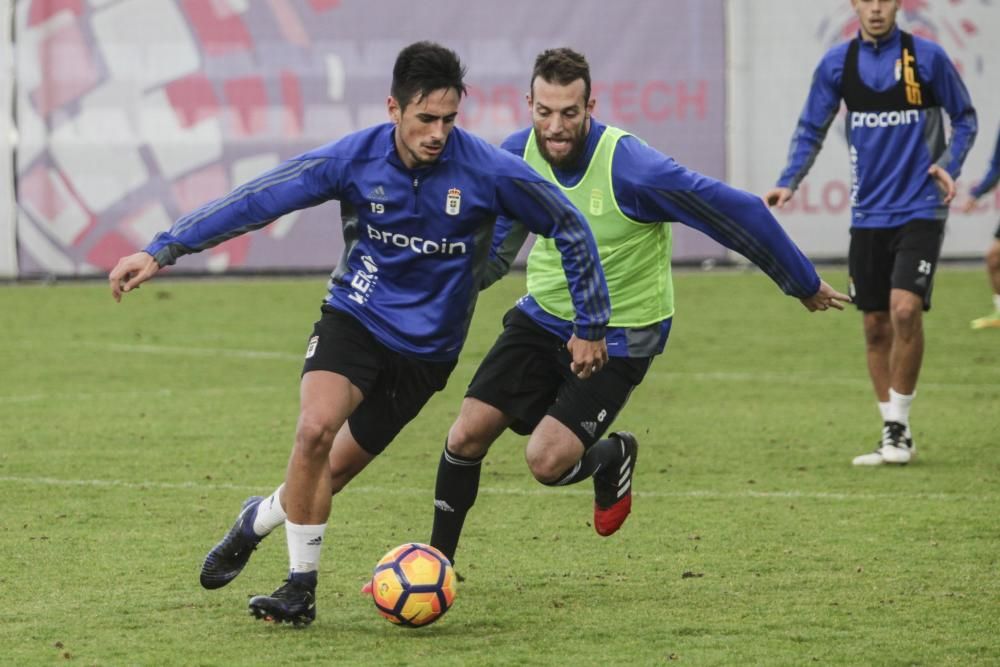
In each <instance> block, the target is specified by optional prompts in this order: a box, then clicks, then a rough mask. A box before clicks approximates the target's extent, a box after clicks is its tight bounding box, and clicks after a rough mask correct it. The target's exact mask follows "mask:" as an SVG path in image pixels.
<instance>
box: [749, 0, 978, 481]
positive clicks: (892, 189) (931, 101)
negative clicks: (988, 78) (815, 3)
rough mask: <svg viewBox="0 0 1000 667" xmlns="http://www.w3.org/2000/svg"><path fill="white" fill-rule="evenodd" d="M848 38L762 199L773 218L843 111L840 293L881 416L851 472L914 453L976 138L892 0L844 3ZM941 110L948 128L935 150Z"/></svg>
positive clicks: (952, 79) (947, 71)
mask: <svg viewBox="0 0 1000 667" xmlns="http://www.w3.org/2000/svg"><path fill="white" fill-rule="evenodd" d="M851 4H852V5H853V6H854V10H855V12H856V13H857V15H858V18H859V19H860V26H861V27H860V30H859V31H858V35H857V36H856V37H855V38H853V39H851V40H850V41H848V42H845V43H843V44H839V45H837V46H835V47H833V48H832V49H830V50H829V51H828V52H827V53H826V55H824V56H823V58H822V60H820V63H819V65H818V66H817V67H816V71H815V73H814V74H813V80H812V87H811V88H810V90H809V97H808V99H807V100H806V105H805V108H804V109H803V110H802V114H801V116H800V117H799V122H798V127H797V128H796V130H795V134H794V136H793V137H792V144H791V148H790V150H789V160H788V164H787V165H786V166H785V170H784V171H783V172H782V173H781V177H780V178H779V179H778V183H777V186H776V187H775V188H772V189H771V190H769V191H768V192H766V193H765V194H764V198H765V200H766V201H767V202H768V204H769V205H771V206H776V207H778V208H781V207H782V206H783V205H784V204H785V203H786V202H787V201H788V200H789V199H791V197H792V194H793V193H794V192H795V189H796V188H797V187H798V184H799V183H800V182H801V181H802V179H803V178H805V175H806V173H807V172H808V171H809V167H810V166H812V163H813V160H814V159H815V158H816V154H817V153H818V152H819V150H820V148H821V146H822V144H823V138H824V137H825V136H826V132H827V129H828V128H829V127H830V123H831V122H832V121H833V119H834V117H835V116H836V115H837V112H838V110H839V109H840V102H841V100H843V101H844V103H845V104H846V106H847V118H846V125H847V141H848V145H849V146H848V150H849V153H850V158H851V182H852V185H851V207H852V208H851V244H850V249H849V250H848V265H849V266H848V268H849V271H850V293H851V296H852V297H853V298H854V302H855V303H856V304H857V307H858V309H859V310H860V311H861V312H862V313H863V325H864V335H865V348H866V352H867V361H868V374H869V376H870V377H871V382H872V385H873V387H874V389H875V396H876V398H877V400H878V404H879V410H880V412H881V416H882V435H881V438H880V439H879V441H878V444H877V445H876V449H875V451H873V452H870V453H867V454H862V455H861V456H857V457H855V459H854V465H864V466H868V465H881V464H883V463H895V464H905V463H908V462H909V461H910V460H911V459H912V458H913V456H914V455H915V454H916V446H915V445H914V443H913V438H912V435H911V433H910V426H909V419H910V404H911V403H912V401H913V398H914V396H915V395H916V389H917V377H918V376H919V374H920V366H921V363H922V361H923V355H924V332H923V312H924V311H926V310H930V307H931V287H932V284H933V279H934V271H935V269H936V268H937V261H938V256H939V254H940V251H941V241H942V239H943V238H944V225H945V219H946V218H947V215H948V203H949V202H950V201H951V200H952V198H953V197H954V196H955V179H956V178H958V174H959V172H960V171H961V168H962V162H963V161H964V160H965V157H966V155H967V154H968V151H969V148H970V147H971V146H972V142H973V140H974V139H975V136H976V111H975V109H974V108H973V107H972V101H971V100H970V99H969V93H968V91H967V90H966V88H965V85H964V84H963V83H962V80H961V78H959V76H958V72H957V71H956V70H955V66H954V65H953V64H952V63H951V60H949V58H948V55H947V54H946V53H945V52H944V50H943V49H942V48H941V47H940V46H938V45H936V44H934V43H933V42H930V41H927V40H925V39H922V38H920V37H916V36H914V35H911V34H909V33H906V32H904V31H902V30H900V29H899V28H898V27H897V26H896V12H897V11H898V10H899V2H898V0H851ZM942 111H943V112H946V113H947V114H948V117H949V119H950V121H951V130H952V131H951V140H950V142H949V143H947V144H946V143H945V133H944V123H943V120H942Z"/></svg>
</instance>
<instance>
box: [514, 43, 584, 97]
mask: <svg viewBox="0 0 1000 667" xmlns="http://www.w3.org/2000/svg"><path fill="white" fill-rule="evenodd" d="M538 77H541V78H542V80H543V81H546V82H548V83H555V84H558V85H560V86H568V85H569V84H571V83H573V82H574V81H576V80H577V79H583V101H584V102H585V103H586V102H589V101H590V64H589V63H588V62H587V59H586V58H585V57H584V56H583V54H582V53H578V52H577V51H574V50H573V49H570V48H565V47H563V48H558V49H547V50H545V51H542V52H541V53H539V54H538V57H537V58H535V69H534V70H533V71H532V72H531V83H530V84H529V90H530V91H531V92H532V95H534V92H535V88H534V86H535V79H536V78H538Z"/></svg>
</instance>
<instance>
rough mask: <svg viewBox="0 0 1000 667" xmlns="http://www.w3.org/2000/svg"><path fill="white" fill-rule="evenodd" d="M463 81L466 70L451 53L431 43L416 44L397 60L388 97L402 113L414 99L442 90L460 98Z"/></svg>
mask: <svg viewBox="0 0 1000 667" xmlns="http://www.w3.org/2000/svg"><path fill="white" fill-rule="evenodd" d="M464 78H465V66H464V65H462V61H460V60H459V59H458V56H457V55H455V52H454V51H452V50H451V49H448V48H445V47H443V46H441V45H440V44H435V43H434V42H416V43H414V44H410V45H409V46H407V47H406V48H404V49H403V50H402V51H400V52H399V55H398V56H396V64H395V65H394V66H393V68H392V89H391V90H390V93H391V94H392V96H393V97H394V98H396V101H397V102H398V103H399V107H400V109H405V108H406V105H407V104H409V103H410V102H412V101H414V99H416V100H420V99H423V98H424V97H425V96H426V95H429V94H430V93H432V92H434V91H435V90H441V89H442V88H453V89H454V90H455V91H456V92H457V93H458V96H459V97H462V95H465V93H466V90H465V82H464V81H463V79H464Z"/></svg>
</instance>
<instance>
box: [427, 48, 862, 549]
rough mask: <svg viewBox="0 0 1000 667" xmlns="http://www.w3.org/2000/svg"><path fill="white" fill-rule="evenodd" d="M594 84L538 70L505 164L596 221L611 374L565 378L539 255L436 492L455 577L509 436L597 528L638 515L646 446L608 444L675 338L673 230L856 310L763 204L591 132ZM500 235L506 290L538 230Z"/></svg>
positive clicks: (558, 311)
mask: <svg viewBox="0 0 1000 667" xmlns="http://www.w3.org/2000/svg"><path fill="white" fill-rule="evenodd" d="M590 93H591V90H590V68H589V65H588V63H587V60H586V58H585V57H584V56H583V55H581V54H580V53H577V52H576V51H573V50H571V49H566V48H559V49H551V50H548V51H544V52H543V53H541V54H540V55H539V56H538V58H537V59H536V61H535V67H534V70H533V72H532V76H531V80H530V92H529V94H528V96H527V100H528V104H529V107H530V110H531V115H532V127H530V128H526V129H523V130H521V131H519V132H516V133H515V134H513V135H512V136H510V137H509V138H508V139H507V140H506V141H505V142H504V143H503V145H502V148H504V149H505V150H508V151H510V152H511V153H512V154H513V155H516V156H518V157H519V158H522V159H524V160H525V161H526V162H527V163H528V164H530V165H532V166H533V167H535V168H536V169H537V170H538V171H539V172H540V173H541V174H542V175H543V176H545V177H546V178H547V179H548V180H550V181H551V182H553V183H554V184H555V185H557V186H558V187H559V188H560V189H561V190H562V191H563V192H565V193H566V195H567V196H568V197H569V198H570V200H571V201H572V202H573V203H574V204H575V205H576V206H577V208H579V209H580V210H581V211H584V212H585V215H586V216H587V220H588V222H589V223H590V226H591V230H592V231H593V233H594V236H595V238H596V239H597V246H598V249H599V251H600V253H601V263H602V266H603V267H604V271H605V276H606V278H607V283H608V290H609V293H610V295H611V304H612V314H611V320H610V324H609V328H608V333H607V341H608V351H609V354H610V359H609V361H608V364H607V365H606V366H605V368H604V370H603V371H601V372H600V373H598V374H597V375H594V376H593V377H591V378H589V379H581V378H579V377H575V376H573V375H572V374H570V373H566V372H563V371H562V369H561V366H562V365H563V364H564V362H565V360H566V358H567V354H566V351H565V350H564V349H562V348H561V346H560V345H559V342H560V341H561V340H563V339H564V337H565V336H566V335H567V334H568V333H569V331H570V330H571V329H572V326H573V324H572V321H571V318H572V314H571V308H570V295H569V292H568V291H567V287H566V279H565V277H564V276H563V272H562V270H561V268H560V267H559V263H558V259H557V258H558V254H557V253H556V251H555V247H554V246H553V245H552V244H551V243H550V242H548V240H547V239H538V240H537V241H536V243H535V245H534V247H533V248H532V251H531V254H530V256H529V258H528V267H527V270H528V294H527V295H526V296H524V297H523V298H521V299H520V300H519V301H518V302H517V304H516V305H515V306H514V307H513V308H511V310H510V311H509V312H508V313H507V315H506V316H505V318H504V330H503V332H502V333H501V335H500V337H499V338H498V339H497V341H496V343H495V344H494V346H493V349H492V350H491V351H490V352H489V353H488V354H487V356H486V358H485V359H484V360H483V361H482V363H481V364H480V366H479V368H478V370H477V371H476V374H475V376H474V377H473V379H472V382H471V384H470V386H469V388H468V391H467V393H466V397H465V400H464V401H463V403H462V406H461V410H460V413H459V416H458V418H457V419H456V421H455V423H454V424H453V425H452V427H451V429H450V431H449V432H448V437H447V440H446V442H445V446H444V451H443V452H442V455H441V459H440V463H439V467H438V477H437V484H436V489H435V501H434V506H435V509H434V524H433V529H432V535H431V544H432V545H433V546H435V547H437V548H438V549H440V550H441V551H442V552H443V553H444V554H445V555H447V556H448V558H449V559H451V560H452V561H453V562H454V559H455V551H456V549H457V546H458V540H459V536H460V533H461V531H462V527H463V524H464V522H465V518H466V515H467V513H468V512H469V510H470V509H471V508H472V506H473V504H474V502H475V500H476V497H477V493H478V489H479V479H480V469H481V467H482V461H483V458H484V457H485V455H486V453H487V451H488V450H489V447H490V446H491V445H492V443H493V442H494V441H495V440H496V439H497V437H499V435H500V434H501V433H502V432H503V431H504V430H505V429H507V428H510V429H511V430H513V431H514V432H515V433H518V434H521V435H527V436H528V442H527V447H526V450H525V458H526V459H527V462H528V466H529V467H530V469H531V472H532V474H533V475H534V476H535V478H536V479H537V480H538V481H539V482H541V483H542V484H546V485H548V486H564V485H568V484H575V483H578V482H582V481H585V480H592V481H593V485H594V494H595V495H594V528H595V530H596V531H597V532H598V533H599V534H600V535H602V536H607V535H611V534H613V533H614V532H616V531H617V530H618V529H619V527H620V526H621V525H622V523H623V522H624V521H625V519H626V517H627V516H628V515H629V513H630V511H631V506H632V487H633V471H634V469H635V464H636V460H637V454H638V442H637V440H636V438H635V436H634V435H632V434H630V433H627V432H624V431H618V432H616V433H611V434H610V436H609V437H607V438H604V437H603V436H604V434H605V432H606V431H607V429H608V428H609V427H610V425H611V424H612V422H613V421H614V420H615V417H616V416H617V415H618V413H619V411H620V410H621V409H622V407H624V405H625V403H626V401H627V400H628V398H629V396H630V395H631V393H632V391H633V390H634V389H635V387H636V386H638V385H639V384H640V383H641V382H642V380H643V378H644V376H645V374H646V372H647V371H648V369H649V367H650V364H651V363H652V361H653V359H654V358H655V357H656V356H657V355H659V354H660V353H661V352H662V351H663V349H664V345H665V344H666V342H667V337H668V335H669V333H670V327H671V323H672V322H673V315H674V306H673V287H672V281H671V273H670V256H671V226H672V225H671V224H668V223H670V222H672V221H675V222H681V223H683V224H685V225H688V226H691V227H694V228H695V229H698V230H700V231H702V232H704V233H705V234H708V235H709V236H711V237H712V238H714V239H716V240H718V241H719V242H720V243H722V244H724V245H726V246H727V247H729V248H732V249H734V250H737V251H739V252H740V253H742V254H744V255H745V256H746V257H748V258H750V259H751V260H752V261H753V262H754V263H755V264H757V266H759V267H760V268H761V269H762V270H763V271H764V272H766V273H767V275H768V276H770V277H771V279H772V280H774V282H775V283H777V284H778V286H779V287H780V288H781V289H782V291H783V292H785V293H786V294H788V295H791V296H793V297H796V298H798V299H800V300H801V302H802V304H803V305H804V306H805V307H806V308H807V309H809V310H827V309H829V308H836V309H843V305H842V303H843V302H846V301H849V299H848V297H847V296H846V295H844V294H840V293H838V292H836V291H835V290H833V289H832V288H831V287H830V286H829V285H827V284H826V283H825V282H823V281H822V280H821V279H820V278H819V276H818V275H817V274H816V271H815V269H814V267H813V265H812V264H811V263H810V262H809V260H808V259H806V258H805V256H803V254H802V253H801V252H800V251H799V249H798V248H797V247H796V246H795V244H794V243H792V241H791V240H790V239H789V238H788V236H787V235H786V234H785V233H784V231H783V230H782V229H781V227H780V226H779V225H778V223H777V221H776V220H775V219H774V217H773V216H772V215H771V214H770V212H769V211H768V210H767V207H766V206H765V205H764V203H763V202H762V201H761V200H760V198H759V197H756V196H754V195H752V194H750V193H747V192H743V191H740V190H735V189H733V188H731V187H729V186H727V185H725V184H724V183H720V182H719V181H716V180H714V179H711V178H708V177H706V176H702V175H701V174H697V173H695V172H693V171H690V170H688V169H686V168H684V167H683V166H681V165H679V164H677V163H676V162H675V161H674V160H673V159H671V158H670V157H668V156H666V155H664V154H662V153H660V152H659V151H657V150H655V149H653V148H651V147H649V146H647V145H646V144H644V143H643V142H642V141H641V140H639V139H637V138H636V137H634V136H632V135H630V134H628V133H627V132H625V131H623V130H620V129H618V128H615V127H611V126H608V125H605V124H604V123H601V122H600V121H598V120H597V119H596V118H594V117H593V115H592V114H593V111H594V108H595V100H594V99H593V98H591V96H590ZM524 222H525V221H524V220H520V219H518V218H517V217H516V216H513V217H512V218H510V219H506V220H503V221H502V223H498V225H497V231H496V233H495V237H494V251H495V252H494V258H493V262H491V265H490V272H489V273H488V274H487V275H486V276H485V277H484V285H485V284H488V283H489V282H490V281H492V280H495V279H497V278H499V277H500V276H501V275H503V274H504V273H505V272H506V270H507V269H508V268H509V266H510V262H511V260H512V259H513V257H514V256H515V255H516V254H517V251H518V249H519V248H520V247H521V245H522V244H523V242H524V240H525V238H526V236H527V233H528V229H527V226H526V225H525V224H524Z"/></svg>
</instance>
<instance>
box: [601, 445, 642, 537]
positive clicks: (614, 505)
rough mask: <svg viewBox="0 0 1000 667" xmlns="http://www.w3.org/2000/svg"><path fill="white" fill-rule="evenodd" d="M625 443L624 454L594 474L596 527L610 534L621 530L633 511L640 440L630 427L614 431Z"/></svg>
mask: <svg viewBox="0 0 1000 667" xmlns="http://www.w3.org/2000/svg"><path fill="white" fill-rule="evenodd" d="M610 437H612V438H617V439H618V441H619V442H620V443H621V444H622V458H621V459H620V460H619V461H618V462H617V463H616V464H615V465H613V466H610V467H608V468H607V469H606V470H600V471H598V472H597V474H595V475H594V530H596V531H597V534H598V535H601V536H603V537H607V536H608V535H612V534H614V533H615V532H617V531H618V529H619V528H621V527H622V524H623V523H625V519H627V518H628V515H629V514H630V513H631V512H632V474H633V473H634V472H635V461H636V458H637V456H638V454H639V441H638V440H636V439H635V436H634V435H632V434H631V433H629V432H627V431H620V432H618V433H612V434H611V435H610Z"/></svg>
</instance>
